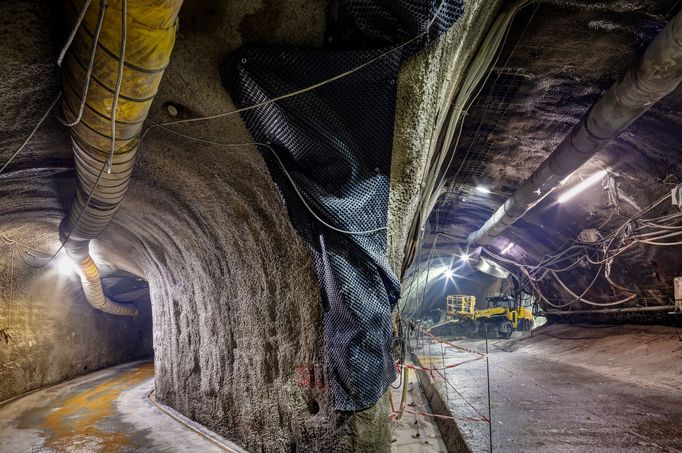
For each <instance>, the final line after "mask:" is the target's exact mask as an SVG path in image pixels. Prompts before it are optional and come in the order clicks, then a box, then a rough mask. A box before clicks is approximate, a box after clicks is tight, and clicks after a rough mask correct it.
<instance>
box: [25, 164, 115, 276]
mask: <svg viewBox="0 0 682 453" xmlns="http://www.w3.org/2000/svg"><path fill="white" fill-rule="evenodd" d="M106 166H107V164H106V162H105V163H104V165H102V169H101V170H100V171H99V175H97V179H96V180H95V184H94V186H93V188H92V190H91V191H90V193H89V194H88V198H87V200H86V201H85V205H84V206H83V209H81V210H80V212H79V213H78V216H77V217H76V221H75V222H74V223H73V225H72V226H71V229H70V230H69V231H68V233H67V234H66V237H65V238H64V242H62V243H61V245H60V246H59V248H58V249H57V251H56V252H54V253H53V254H52V256H51V257H50V258H49V259H48V260H47V261H45V262H44V263H42V264H39V265H37V266H35V265H31V264H29V263H26V264H27V265H28V266H29V267H32V268H33V269H40V268H42V267H45V266H47V265H48V264H50V263H51V262H52V261H53V260H54V259H55V258H56V257H57V255H59V252H61V251H62V249H63V248H64V246H65V245H66V243H67V242H69V239H70V238H71V233H73V230H74V229H75V228H76V225H78V221H79V220H80V218H81V216H82V215H83V213H84V212H85V210H86V209H87V207H88V205H89V204H90V200H91V199H92V196H93V195H94V193H95V190H97V186H98V185H99V180H100V178H101V177H102V174H103V173H104V169H105V168H106Z"/></svg>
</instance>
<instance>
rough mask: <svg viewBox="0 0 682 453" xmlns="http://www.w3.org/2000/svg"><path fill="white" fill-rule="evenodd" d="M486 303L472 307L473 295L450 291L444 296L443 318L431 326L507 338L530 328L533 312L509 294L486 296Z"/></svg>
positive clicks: (451, 330)
mask: <svg viewBox="0 0 682 453" xmlns="http://www.w3.org/2000/svg"><path fill="white" fill-rule="evenodd" d="M487 305H488V307H487V308H485V309H482V310H477V309H476V297H475V296H466V295H451V296H448V297H447V299H446V306H445V308H446V310H445V320H444V321H443V322H440V323H438V324H437V325H435V326H433V327H432V328H431V330H432V331H433V330H439V331H441V330H442V331H444V332H447V331H450V332H455V331H457V332H458V333H460V334H464V335H466V336H468V337H473V336H476V335H484V334H485V329H486V326H487V327H488V335H496V336H498V337H500V338H509V337H511V335H512V333H513V332H514V331H515V330H520V331H528V330H531V329H532V328H533V313H532V311H531V310H530V309H529V308H526V307H519V306H517V305H516V303H515V301H514V299H513V298H512V297H509V296H498V297H489V298H488V299H487Z"/></svg>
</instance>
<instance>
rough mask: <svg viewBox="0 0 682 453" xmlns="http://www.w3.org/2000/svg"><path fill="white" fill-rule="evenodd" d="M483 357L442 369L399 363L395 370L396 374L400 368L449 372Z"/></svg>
mask: <svg viewBox="0 0 682 453" xmlns="http://www.w3.org/2000/svg"><path fill="white" fill-rule="evenodd" d="M482 358H483V357H476V358H475V359H469V360H465V361H464V362H457V363H453V364H451V365H445V366H442V367H433V368H427V367H423V366H419V365H412V364H408V363H403V364H401V363H400V362H396V369H397V370H398V372H400V368H409V369H410V370H422V371H444V370H449V369H450V368H456V367H458V366H460V365H464V364H465V363H471V362H475V361H476V360H481V359H482Z"/></svg>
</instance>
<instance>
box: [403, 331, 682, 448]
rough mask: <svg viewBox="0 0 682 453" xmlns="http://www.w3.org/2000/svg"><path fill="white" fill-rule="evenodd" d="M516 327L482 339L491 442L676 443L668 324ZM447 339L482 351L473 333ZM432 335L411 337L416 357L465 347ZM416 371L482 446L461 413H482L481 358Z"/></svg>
mask: <svg viewBox="0 0 682 453" xmlns="http://www.w3.org/2000/svg"><path fill="white" fill-rule="evenodd" d="M516 335H520V334H518V333H515V336H516ZM525 335H526V337H521V336H519V337H515V338H513V339H512V340H503V341H500V340H490V341H489V350H490V354H489V361H490V387H491V395H492V396H491V401H492V406H491V409H492V429H493V447H494V448H493V451H497V452H642V451H651V452H680V451H682V395H681V393H680V390H681V389H682V374H681V373H680V372H679V366H680V365H679V364H680V362H681V360H680V359H682V342H681V341H680V339H679V338H678V337H677V336H676V334H675V330H674V329H673V328H672V327H664V326H649V327H647V326H613V327H608V326H607V327H603V328H599V327H588V326H583V327H578V326H568V325H553V326H547V327H543V328H541V329H538V330H536V331H534V332H533V336H532V338H530V337H528V336H527V335H528V334H525ZM450 343H452V344H454V345H455V346H463V347H467V348H471V349H473V350H477V351H481V352H483V351H485V340H482V339H454V340H451V341H450ZM441 344H442V343H441V342H439V341H437V340H433V339H432V340H428V339H425V341H423V342H420V344H419V345H417V344H416V343H414V342H413V347H414V352H415V354H416V356H417V361H418V363H419V364H421V365H422V366H424V367H433V368H436V367H440V366H442V364H443V363H445V364H446V365H448V364H452V363H457V362H461V361H464V360H467V359H470V358H472V357H473V356H472V354H469V353H467V352H462V351H459V350H457V349H455V348H453V347H450V346H448V345H447V344H444V345H443V347H442V349H441ZM422 377H423V378H424V377H425V378H426V379H427V380H430V383H431V384H432V385H433V387H434V388H435V391H436V393H437V394H438V395H437V396H438V397H440V399H442V401H443V402H444V406H447V408H448V409H449V412H450V413H451V414H452V415H454V416H455V417H456V418H457V425H458V427H459V431H460V433H461V435H462V436H463V438H464V440H465V441H466V444H467V445H468V446H469V448H470V449H471V450H472V451H473V452H487V451H489V440H488V436H489V432H488V424H487V423H482V422H475V421H470V420H468V419H467V417H469V418H475V417H481V416H487V413H488V412H487V411H488V398H487V379H486V361H485V360H478V361H473V362H469V363H466V364H464V365H461V366H459V367H456V368H451V369H448V370H446V371H445V372H434V373H433V374H432V375H431V374H430V373H426V374H423V375H422ZM443 435H444V437H445V436H446V435H445V433H444V434H443ZM457 435H459V433H457Z"/></svg>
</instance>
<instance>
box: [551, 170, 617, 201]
mask: <svg viewBox="0 0 682 453" xmlns="http://www.w3.org/2000/svg"><path fill="white" fill-rule="evenodd" d="M606 173H607V171H606V170H601V171H598V172H597V173H595V174H593V175H592V176H590V177H588V178H585V179H584V180H583V181H582V182H580V183H579V184H577V185H575V186H574V187H572V188H571V189H569V190H567V191H566V192H564V193H563V194H562V195H561V196H560V197H559V203H565V202H567V201H568V200H570V199H571V198H573V197H575V196H576V195H578V194H579V193H580V192H582V191H584V190H585V189H587V188H588V187H590V186H593V185H595V184H596V183H598V182H599V181H601V180H602V179H604V176H606Z"/></svg>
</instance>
